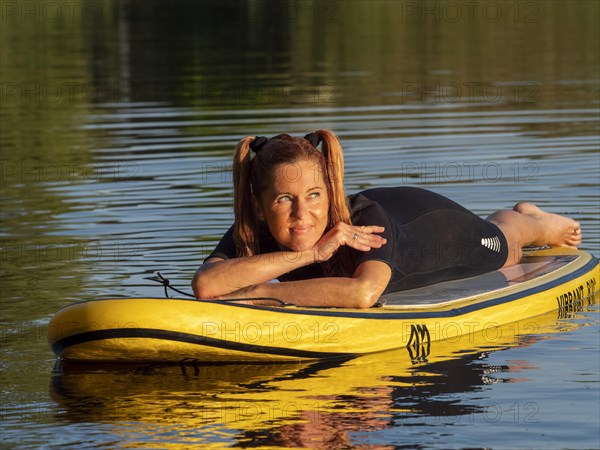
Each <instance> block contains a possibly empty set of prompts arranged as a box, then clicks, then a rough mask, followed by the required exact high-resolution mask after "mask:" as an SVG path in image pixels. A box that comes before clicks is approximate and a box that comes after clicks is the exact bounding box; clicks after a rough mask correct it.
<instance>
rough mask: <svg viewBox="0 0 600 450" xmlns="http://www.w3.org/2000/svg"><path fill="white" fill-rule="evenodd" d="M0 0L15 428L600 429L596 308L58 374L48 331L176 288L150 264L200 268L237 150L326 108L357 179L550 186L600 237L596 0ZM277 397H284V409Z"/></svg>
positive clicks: (307, 439) (72, 437) (350, 437)
mask: <svg viewBox="0 0 600 450" xmlns="http://www.w3.org/2000/svg"><path fill="white" fill-rule="evenodd" d="M0 8H1V9H0V13H1V17H0V39H1V41H0V77H1V91H0V96H1V98H0V101H1V104H0V105H1V111H0V120H1V130H0V148H1V152H2V153H1V160H0V164H1V172H0V177H1V192H0V193H1V195H2V208H1V218H2V229H1V235H0V239H1V244H2V255H1V264H2V266H1V269H2V270H1V273H2V284H1V286H0V289H1V291H0V292H1V320H2V324H1V327H2V329H1V331H2V334H1V343H2V360H1V367H2V371H1V374H0V380H1V389H2V418H1V422H0V424H1V426H2V439H3V441H4V442H5V443H6V445H7V447H9V448H11V447H15V448H19V447H30V448H38V447H43V448H59V447H60V448H63V447H69V446H71V447H72V448H82V447H101V446H105V447H109V448H119V447H126V446H137V447H145V448H166V447H176V446H177V445H181V446H182V447H185V446H186V445H192V444H198V443H203V444H213V445H214V446H216V447H220V446H225V445H227V446H235V445H243V446H274V445H290V446H307V447H314V448H323V447H329V448H334V447H352V446H359V445H372V446H382V447H384V446H397V447H401V446H402V445H406V446H409V447H414V446H423V447H439V448H448V447H493V448H517V447H519V448H523V447H526V448H557V447H558V448H560V447H569V448H597V447H599V446H600V435H599V433H598V427H597V426H598V422H599V421H600V411H599V409H598V404H599V399H600V392H599V378H598V373H599V372H600V362H599V357H598V354H599V351H598V350H599V347H600V343H599V334H598V308H597V306H590V307H589V308H587V309H586V310H585V311H582V312H581V313H579V314H577V315H575V316H573V317H566V318H564V317H562V318H556V317H550V318H546V321H545V322H544V328H543V331H540V332H539V333H536V334H535V336H530V337H529V338H527V339H526V338H515V339H512V340H511V339H509V340H506V341H504V340H503V341H502V342H493V343H491V345H490V346H489V347H490V348H480V346H479V344H478V345H474V344H473V345H472V347H477V348H473V350H474V355H475V356H459V354H457V355H454V356H453V357H452V358H451V359H449V360H447V361H441V362H436V363H431V364H417V365H415V366H414V367H413V366H412V365H411V364H410V361H408V362H407V361H406V355H404V354H400V353H393V354H391V355H387V356H382V358H381V359H380V360H376V361H372V360H368V361H366V362H361V361H356V362H345V363H341V362H340V363H339V364H338V365H335V364H334V365H332V366H323V365H313V366H311V365H307V366H306V367H305V366H298V367H291V368H290V367H285V368H281V367H273V368H270V369H267V368H264V367H262V368H256V367H255V368H252V367H247V366H243V367H240V368H222V369H218V370H217V369H214V368H212V369H211V368H202V370H201V371H200V372H199V373H195V372H194V371H193V370H192V372H186V373H184V374H182V373H180V372H178V371H172V370H166V369H164V370H163V369H156V370H155V371H153V370H148V371H147V372H144V373H141V374H140V373H138V372H134V373H131V372H125V373H122V372H116V373H115V372H114V371H107V370H106V369H105V368H86V369H82V370H78V371H72V372H65V373H54V372H53V366H54V356H53V355H52V352H51V351H50V349H49V347H48V345H47V343H46V337H45V332H46V326H47V324H48V321H49V319H50V317H51V315H52V314H53V313H54V312H55V311H56V310H57V309H59V308H60V307H62V306H65V305H67V304H69V303H72V302H74V301H79V300H89V299H94V298H98V297H115V296H118V297H132V296H161V295H162V291H161V289H160V288H157V287H155V286H152V285H149V283H148V282H147V281H146V280H144V277H146V276H148V274H150V273H153V272H154V271H156V270H161V271H162V272H163V273H165V274H166V275H168V276H169V277H170V278H171V280H172V282H173V283H174V284H177V285H179V286H182V287H186V288H187V286H188V283H189V279H190V278H191V276H192V274H193V272H194V270H195V268H196V267H197V265H198V264H199V262H200V261H202V259H203V258H204V257H205V256H206V254H207V253H208V252H209V251H210V250H211V249H212V248H213V246H214V244H215V241H216V240H217V239H218V238H219V236H220V234H222V233H223V232H224V231H225V230H226V229H227V228H228V227H229V225H230V223H231V220H232V211H231V204H232V198H231V196H232V189H231V172H230V159H231V156H232V153H233V149H234V147H235V144H236V142H237V141H238V140H239V139H240V138H242V137H244V136H247V135H254V134H258V135H267V136H270V135H274V134H278V133H281V132H287V133H290V134H295V135H304V134H305V133H307V132H309V131H313V130H315V129H317V128H331V129H333V130H335V131H336V132H337V133H338V134H339V136H340V138H341V140H342V144H343V146H344V149H345V155H346V186H347V189H348V191H349V192H356V191H358V190H360V189H364V188H367V187H371V186H384V185H407V184H410V185H417V186H422V187H426V188H428V189H432V190H434V191H436V192H440V193H442V194H444V195H446V196H449V197H451V198H453V199H454V200H456V201H458V202H459V203H462V204H463V205H465V206H467V207H468V208H470V209H472V210H473V211H475V212H476V213H478V214H481V215H487V214H488V213H489V212H491V211H493V210H496V209H500V208H508V207H511V206H512V204H514V203H515V202H516V201H518V200H530V201H534V202H536V203H537V204H539V205H540V206H542V207H544V208H546V209H548V210H551V211H554V212H560V213H565V214H569V215H571V216H572V217H574V218H576V219H577V220H579V221H580V222H581V223H582V226H583V233H584V244H583V248H584V249H585V250H587V251H590V252H591V253H593V254H594V255H596V256H598V255H600V222H599V215H600V187H599V183H598V179H599V177H600V152H599V148H600V145H599V143H600V140H599V109H598V108H599V101H600V99H599V93H600V87H599V74H600V56H599V47H600V45H599V41H600V36H599V31H598V30H599V27H598V23H599V19H600V6H599V4H598V2H595V1H586V0H582V1H552V0H550V1H545V2H544V1H514V2H512V1H506V2H505V1H501V2H487V1H483V2H445V1H429V2H416V1H402V0H397V1H392V0H390V1H376V0H374V1H359V0H349V1H341V0H340V1H328V0H323V1H318V2H316V1H308V0H307V1H292V0H290V1H259V0H254V1H252V0H248V1H243V0H238V1H216V0H214V1H213V0H208V1H195V2H192V1H174V2H167V1H157V0H150V1H144V2H143V1H123V2H113V1H110V0H104V1H96V2H94V1H74V2H66V1H64V2H62V1H57V2H50V1H33V0H32V1H8V0H6V1H3V2H2V3H1V4H0ZM500 348H506V349H504V350H503V351H496V350H499V349H500ZM459 353H460V352H459ZM390 361H391V362H394V361H397V364H398V368H397V369H395V368H394V367H395V366H394V365H393V364H392V365H391V366H390V365H389V364H388V365H386V364H387V363H389V362H390ZM384 362H385V363H386V364H384ZM374 367H376V368H378V369H377V370H375V369H373V368H374ZM369 370H370V371H371V373H372V374H373V376H372V377H371V378H370V379H365V380H363V379H362V378H361V377H362V375H361V374H364V373H366V372H369ZM349 379H352V380H355V382H354V383H353V384H351V385H350V386H347V385H346V384H345V382H346V381H347V380H349ZM319 380H325V382H324V383H319V382H318V381H319ZM336 384H339V385H340V386H342V385H343V386H344V388H343V389H342V388H340V391H341V392H343V394H339V395H336V394H335V393H332V392H330V391H329V390H328V389H327V386H335V385H336ZM103 386H105V387H103ZM302 389H305V390H306V392H302ZM298 390H300V393H298ZM289 392H295V393H296V394H294V396H291V397H290V396H289V395H288V394H286V393H289ZM277 396H280V398H281V400H280V402H284V401H285V402H287V403H285V405H288V406H289V405H290V404H292V405H293V408H291V409H289V408H288V409H286V410H285V413H282V412H279V413H276V412H273V411H274V409H273V408H271V406H272V405H279V406H281V405H282V403H280V404H277V403H276V400H275V399H276V398H277ZM286 399H287V400H286ZM310 399H316V400H315V401H316V402H317V404H316V405H317V406H316V407H314V408H312V409H311V407H310V405H309V404H308V403H307V402H308V400H310ZM318 402H320V403H318ZM144 405H146V408H144ZM240 405H242V406H240ZM249 405H250V406H249ZM266 405H267V406H266ZM268 405H271V406H268ZM111 406H112V407H111ZM334 407H335V408H337V409H338V411H337V412H332V410H333V409H335V408H334ZM249 408H250V409H249ZM261 408H262V409H261ZM269 408H271V409H269ZM319 408H320V409H319ZM280 409H281V408H280ZM259 410H260V411H261V413H258V412H256V411H259ZM315 410H316V411H320V412H321V413H320V414H317V415H315V414H314V411H315ZM269 411H270V412H269ZM498 411H500V412H498ZM263 412H264V414H263ZM249 423H250V425H251V426H250V425H248V424H249ZM306 423H308V424H310V425H311V426H304V425H303V424H306Z"/></svg>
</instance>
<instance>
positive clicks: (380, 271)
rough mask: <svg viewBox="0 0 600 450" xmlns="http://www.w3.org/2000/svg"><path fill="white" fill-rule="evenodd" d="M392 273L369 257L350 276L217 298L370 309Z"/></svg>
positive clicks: (290, 283)
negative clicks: (368, 259)
mask: <svg viewBox="0 0 600 450" xmlns="http://www.w3.org/2000/svg"><path fill="white" fill-rule="evenodd" d="M391 276H392V270H391V269H390V267H389V266H388V265H387V264H386V263H384V262H382V261H375V260H370V261H365V262H364V263H362V264H361V265H359V266H358V267H357V268H356V271H355V272H354V275H353V277H351V278H349V277H341V278H316V279H311V280H302V281H287V282H283V283H275V284H273V283H264V284H257V285H254V286H248V287H245V288H243V289H240V290H238V291H236V292H232V293H231V294H227V295H223V296H220V297H217V299H218V300H219V299H222V300H224V299H234V298H240V299H241V298H248V299H251V298H257V297H275V298H278V299H280V300H283V301H286V302H289V303H294V304H295V305H298V306H329V307H338V308H370V307H371V306H373V304H374V303H375V302H376V301H377V299H379V297H380V296H381V293H382V292H383V291H384V290H385V288H386V286H387V285H388V282H389V281H390V278H391ZM257 302H261V301H257Z"/></svg>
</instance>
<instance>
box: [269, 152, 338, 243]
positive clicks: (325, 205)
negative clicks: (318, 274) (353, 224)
mask: <svg viewBox="0 0 600 450" xmlns="http://www.w3.org/2000/svg"><path fill="white" fill-rule="evenodd" d="M328 211H329V197H328V195H327V187H326V184H325V179H324V178H323V172H322V170H321V168H320V166H319V164H317V163H316V162H314V161H311V160H301V161H298V162H295V163H290V164H279V165H278V166H275V168H274V170H273V173H272V180H271V184H270V187H269V189H267V190H266V191H265V192H263V193H262V195H261V198H260V200H259V216H260V219H261V220H264V221H266V222H267V225H268V226H269V230H270V231H271V234H272V235H273V237H274V238H275V240H277V242H278V243H279V244H280V245H281V246H283V247H286V248H288V249H290V250H294V251H302V250H308V249H309V248H311V247H312V246H313V245H314V244H316V243H317V241H318V240H319V239H320V238H321V236H322V235H323V233H324V231H325V228H326V226H327V214H328Z"/></svg>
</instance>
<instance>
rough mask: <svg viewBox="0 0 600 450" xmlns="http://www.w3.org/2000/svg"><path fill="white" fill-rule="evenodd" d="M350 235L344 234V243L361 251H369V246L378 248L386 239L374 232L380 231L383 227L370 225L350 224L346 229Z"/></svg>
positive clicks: (383, 229)
mask: <svg viewBox="0 0 600 450" xmlns="http://www.w3.org/2000/svg"><path fill="white" fill-rule="evenodd" d="M347 231H349V232H350V233H351V235H350V236H347V235H345V237H346V239H345V242H344V244H345V245H348V246H350V247H352V248H355V249H357V250H362V251H369V250H370V249H371V248H380V247H381V246H383V245H384V244H385V243H386V242H387V240H386V239H385V238H384V237H381V236H379V235H378V234H375V233H382V232H383V231H385V228H383V227H380V226H377V225H371V226H350V225H348V230H347Z"/></svg>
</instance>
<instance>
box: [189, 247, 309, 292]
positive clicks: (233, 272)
mask: <svg viewBox="0 0 600 450" xmlns="http://www.w3.org/2000/svg"><path fill="white" fill-rule="evenodd" d="M313 262H315V257H314V252H313V251H312V250H307V251H304V252H293V251H281V252H274V253H265V254H262V255H255V256H247V257H242V258H232V259H222V258H209V259H208V260H206V262H205V263H204V264H203V265H201V266H200V267H199V268H198V270H197V271H196V274H195V275H194V278H193V280H192V289H193V290H194V294H195V295H196V298H203V299H212V298H216V297H219V296H221V295H225V294H228V293H230V292H234V291H238V290H240V289H242V288H245V287H247V286H251V285H254V284H262V283H267V282H268V281H271V280H273V279H275V278H277V277H279V276H280V275H283V274H284V273H288V272H290V271H292V270H295V269H298V268H300V267H303V266H305V265H307V264H311V263H313Z"/></svg>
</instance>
